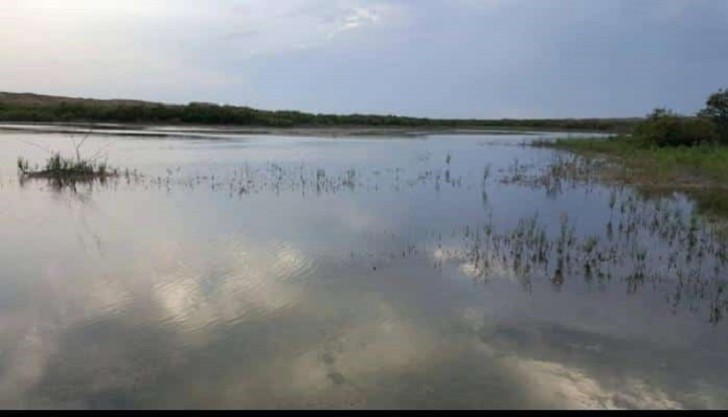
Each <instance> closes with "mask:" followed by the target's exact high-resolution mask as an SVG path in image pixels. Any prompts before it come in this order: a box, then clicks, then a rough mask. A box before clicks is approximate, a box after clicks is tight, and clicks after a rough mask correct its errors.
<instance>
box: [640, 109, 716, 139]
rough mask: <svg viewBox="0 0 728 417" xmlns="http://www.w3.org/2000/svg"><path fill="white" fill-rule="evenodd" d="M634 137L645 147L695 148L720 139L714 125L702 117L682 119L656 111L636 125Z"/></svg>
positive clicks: (668, 112) (678, 116)
mask: <svg viewBox="0 0 728 417" xmlns="http://www.w3.org/2000/svg"><path fill="white" fill-rule="evenodd" d="M634 133H635V137H636V138H637V139H638V140H640V141H642V144H643V145H646V146H648V147H649V146H657V147H665V146H695V145H699V144H703V143H716V142H718V141H719V139H720V137H719V135H718V133H717V130H716V126H715V124H714V123H713V122H712V121H711V120H709V119H707V118H703V117H684V116H680V115H677V114H675V113H673V112H671V111H669V110H664V109H656V110H655V111H654V112H652V114H650V115H649V116H648V117H647V120H645V121H644V122H642V123H640V124H639V125H637V127H636V128H635V132H634Z"/></svg>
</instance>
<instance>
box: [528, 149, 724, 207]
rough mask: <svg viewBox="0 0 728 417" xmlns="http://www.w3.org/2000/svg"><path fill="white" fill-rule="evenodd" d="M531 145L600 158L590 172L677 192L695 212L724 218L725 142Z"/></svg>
mask: <svg viewBox="0 0 728 417" xmlns="http://www.w3.org/2000/svg"><path fill="white" fill-rule="evenodd" d="M533 145H534V146H537V147H546V148H552V149H560V150H566V151H570V152H573V153H576V154H577V155H580V156H583V157H586V158H587V159H595V158H603V157H604V158H606V159H607V160H609V161H610V162H616V164H605V165H603V166H601V168H602V169H600V170H598V172H594V173H593V174H595V175H597V176H599V177H600V178H601V179H604V180H608V181H613V182H618V183H621V184H626V185H634V186H637V187H638V188H640V189H641V190H647V192H649V191H650V190H665V191H668V192H672V191H679V192H683V193H685V194H686V195H687V196H689V197H690V198H692V199H693V200H694V201H696V203H697V205H698V208H699V209H700V210H701V212H704V213H706V214H709V215H711V216H719V217H724V218H728V146H721V145H699V146H690V147H689V146H676V147H654V146H647V145H646V143H645V142H644V141H643V140H641V139H640V138H639V137H635V136H612V137H609V138H606V139H601V138H599V139H595V138H567V139H557V140H556V141H536V142H534V143H533Z"/></svg>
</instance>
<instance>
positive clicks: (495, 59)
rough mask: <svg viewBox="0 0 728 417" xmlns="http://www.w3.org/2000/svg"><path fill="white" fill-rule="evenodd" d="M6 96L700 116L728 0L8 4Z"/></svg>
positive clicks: (721, 84) (714, 78) (724, 80)
mask: <svg viewBox="0 0 728 417" xmlns="http://www.w3.org/2000/svg"><path fill="white" fill-rule="evenodd" d="M0 17H1V18H2V25H0V51H1V52H0V91H11V92H34V93H40V94H54V95H67V96H74V97H93V98H133V99H143V100H152V101H162V102H169V103H186V102H190V101H204V102H214V103H219V104H232V105H247V106H251V107H258V108H263V109H273V110H277V109H291V110H301V111H310V112H317V113H318V112H322V113H378V114H401V115H410V116H422V117H455V118H503V117H513V118H527V117H531V118H549V117H628V116H642V115H644V114H647V113H649V112H650V111H651V110H652V109H653V108H656V107H666V108H670V109H673V110H675V111H678V112H681V113H685V114H691V113H694V112H696V111H698V110H699V109H700V108H701V107H703V105H704V103H705V99H706V97H707V96H708V95H709V94H710V93H712V92H714V91H716V90H718V89H719V88H728V0H416V1H413V0H410V1H405V0H389V1H385V0H371V1H368V0H275V1H271V0H207V1H204V2H203V1H198V0H2V1H0Z"/></svg>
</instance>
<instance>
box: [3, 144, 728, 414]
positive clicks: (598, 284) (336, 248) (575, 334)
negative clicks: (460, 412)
mask: <svg viewBox="0 0 728 417" xmlns="http://www.w3.org/2000/svg"><path fill="white" fill-rule="evenodd" d="M213 136H214V137H206V136H205V134H203V133H199V134H198V136H197V137H194V138H189V137H187V138H181V137H180V138H176V137H174V135H173V134H172V135H170V136H169V137H165V138H154V137H115V136H113V135H104V136H94V135H92V136H90V137H89V139H88V140H87V141H86V142H85V143H84V145H83V147H82V153H83V154H85V155H87V156H91V155H97V156H98V157H99V158H103V159H107V160H108V163H109V164H110V165H113V166H116V167H121V168H123V169H128V170H129V171H130V172H129V173H128V174H126V173H124V172H122V175H120V176H119V177H118V178H114V179H110V180H108V181H106V182H105V183H93V184H76V185H75V187H68V186H64V187H58V186H57V184H53V183H48V182H45V181H42V180H31V181H19V179H18V177H17V174H16V171H15V162H16V158H17V157H18V156H24V157H26V158H27V159H29V160H30V161H31V164H32V163H39V164H40V163H42V162H43V160H44V158H45V157H46V156H47V155H48V152H49V151H51V150H60V151H62V152H65V153H67V154H69V155H70V154H71V150H72V148H71V146H70V143H71V141H70V140H69V137H70V136H69V134H67V133H64V134H57V133H50V132H42V131H40V132H22V131H12V132H11V131H7V132H4V133H0V406H2V407H4V408H49V407H53V408H725V407H728V372H727V371H728V365H727V363H728V350H726V346H728V328H727V327H726V323H725V321H724V320H723V315H724V314H725V313H726V312H728V311H727V308H728V307H727V306H728V302H727V301H726V295H725V293H726V290H728V288H725V287H726V284H728V267H727V266H726V258H727V256H726V245H725V241H724V240H721V239H719V238H718V237H716V236H715V235H714V234H713V233H712V230H711V226H710V225H709V224H706V223H705V222H704V221H703V220H702V219H701V218H699V217H696V216H694V215H693V207H692V204H691V202H690V201H687V200H686V199H684V198H682V197H681V196H679V195H666V196H663V197H661V198H659V199H654V198H653V199H650V200H647V199H644V198H643V197H642V196H641V195H640V194H639V193H638V192H636V191H634V190H630V189H627V188H614V187H610V186H606V185H603V184H599V183H598V182H594V181H589V180H587V181H578V182H574V181H571V180H570V179H569V178H566V177H564V176H563V175H562V174H563V172H564V171H565V170H563V169H562V170H559V169H553V168H549V167H553V166H559V167H566V168H567V169H566V171H568V169H569V167H572V165H570V164H571V163H572V162H573V161H571V160H570V159H566V158H568V157H567V156H565V155H564V154H559V153H557V152H553V151H550V150H544V149H534V148H529V147H524V146H520V143H521V142H523V141H526V140H530V139H532V138H537V137H540V136H544V135H540V136H539V135H531V136H525V135H524V136H519V135H512V136H504V135H500V134H499V135H493V136H488V135H468V136H460V135H458V136H425V137H414V138H386V137H372V138H346V139H331V138H315V137H280V136H235V135H230V134H227V135H213ZM546 136H547V135H546ZM81 137H82V135H80V134H79V135H77V136H76V140H77V141H78V140H79V139H80V138H81ZM578 169H582V170H586V171H588V170H589V167H588V166H580V167H579V168H578Z"/></svg>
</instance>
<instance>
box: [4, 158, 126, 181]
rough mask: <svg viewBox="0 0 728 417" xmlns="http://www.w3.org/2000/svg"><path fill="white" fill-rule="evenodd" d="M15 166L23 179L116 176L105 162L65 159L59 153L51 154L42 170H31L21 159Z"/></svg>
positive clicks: (24, 160) (115, 172)
mask: <svg viewBox="0 0 728 417" xmlns="http://www.w3.org/2000/svg"><path fill="white" fill-rule="evenodd" d="M17 165H18V171H19V173H20V175H21V176H22V177H25V178H47V179H95V178H107V177H109V176H113V175H116V174H117V171H116V170H114V169H110V168H109V167H108V166H107V164H106V163H105V162H94V161H88V160H83V159H71V158H65V157H63V156H61V154H60V153H54V154H52V155H51V156H50V157H49V158H48V159H47V160H46V163H45V166H44V167H43V168H42V169H31V168H30V163H29V162H28V161H27V160H26V159H24V158H22V157H20V158H18V164H17Z"/></svg>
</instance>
